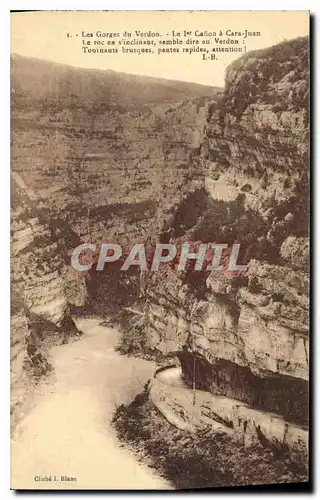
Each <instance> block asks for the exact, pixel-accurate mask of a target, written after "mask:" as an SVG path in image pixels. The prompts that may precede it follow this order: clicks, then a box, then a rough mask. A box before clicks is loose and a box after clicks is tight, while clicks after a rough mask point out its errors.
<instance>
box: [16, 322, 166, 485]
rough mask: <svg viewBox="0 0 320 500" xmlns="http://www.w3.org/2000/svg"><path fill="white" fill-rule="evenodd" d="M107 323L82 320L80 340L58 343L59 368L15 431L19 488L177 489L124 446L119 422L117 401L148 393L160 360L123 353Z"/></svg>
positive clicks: (54, 352)
mask: <svg viewBox="0 0 320 500" xmlns="http://www.w3.org/2000/svg"><path fill="white" fill-rule="evenodd" d="M99 323H100V321H99V320H97V319H81V320H78V321H77V326H78V327H79V328H80V329H81V330H82V331H83V332H84V335H83V336H82V337H81V338H80V340H78V341H76V342H73V343H71V344H66V345H60V346H55V347H53V348H52V349H51V351H50V355H51V363H52V364H53V366H54V372H53V374H52V376H50V377H49V379H48V380H46V381H43V382H42V383H40V384H39V386H38V388H37V390H36V394H35V396H34V402H33V405H32V408H31V409H30V411H29V412H28V413H27V414H26V415H25V416H24V417H23V418H22V420H21V421H20V422H19V424H18V425H17V428H16V429H15V432H14V435H13V439H12V453H11V455H12V463H11V467H12V473H11V487H12V488H14V489H16V488H19V489H173V487H172V486H171V485H170V484H169V483H168V482H167V481H166V480H165V479H163V478H162V477H160V476H158V475H157V473H156V471H154V469H151V468H150V467H148V466H147V465H144V464H142V463H141V462H139V461H138V460H137V458H136V456H135V455H134V454H133V452H132V451H131V450H130V449H128V448H124V447H122V446H120V443H119V441H118V440H117V437H116V434H115V431H114V429H113V427H112V426H111V419H112V415H113V413H114V410H115V408H116V406H117V405H119V404H121V403H124V404H127V403H129V402H130V401H131V400H132V399H133V398H134V396H135V395H136V394H137V393H139V392H141V390H142V389H143V387H144V385H145V383H146V382H147V381H148V379H149V378H150V377H151V376H152V375H153V373H154V371H155V368H156V367H155V363H154V362H152V361H146V360H143V359H139V358H133V357H132V358H130V357H127V356H122V355H120V354H118V353H117V352H116V351H115V346H116V344H117V343H118V341H119V335H120V334H119V332H118V331H117V330H115V329H113V328H109V327H105V326H101V325H100V324H99ZM61 476H68V477H76V481H61ZM50 478H51V480H50ZM42 479H45V480H42Z"/></svg>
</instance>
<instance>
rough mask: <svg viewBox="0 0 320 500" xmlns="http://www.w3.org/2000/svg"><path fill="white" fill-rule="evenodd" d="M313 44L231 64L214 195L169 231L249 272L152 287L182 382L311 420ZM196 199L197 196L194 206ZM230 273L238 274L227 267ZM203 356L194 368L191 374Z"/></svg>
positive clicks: (206, 172) (152, 341) (218, 121)
mask: <svg viewBox="0 0 320 500" xmlns="http://www.w3.org/2000/svg"><path fill="white" fill-rule="evenodd" d="M308 53H309V46H308V40H307V39H297V40H294V41H290V42H284V43H283V44H280V45H278V46H275V47H271V48H269V49H265V50H261V51H257V52H252V53H249V54H247V55H245V56H244V57H242V58H240V59H239V60H237V61H236V62H235V63H233V64H232V65H231V66H230V67H229V68H228V70H227V74H226V88H225V92H224V95H223V96H222V98H221V99H220V100H219V101H218V102H217V103H215V104H213V105H212V106H211V108H210V112H209V118H208V121H207V124H206V126H205V131H204V136H203V138H202V142H201V147H200V150H199V162H200V163H201V172H202V175H203V188H204V189H205V192H206V199H205V201H204V198H205V196H201V200H202V201H201V206H200V205H199V203H197V204H196V209H197V210H198V211H199V213H198V215H197V217H195V219H194V220H192V214H193V213H194V206H193V205H192V203H187V204H186V206H185V207H184V209H183V211H181V210H180V213H178V211H177V212H176V214H174V216H173V218H172V220H171V221H170V223H169V224H168V225H167V227H166V234H170V237H171V238H172V240H171V241H179V238H184V239H186V240H188V241H189V240H190V239H191V240H194V241H199V240H201V241H204V242H206V241H215V242H223V243H232V242H239V243H240V244H241V246H242V248H243V259H244V260H245V261H246V262H247V263H248V270H247V272H246V273H244V274H242V275H241V276H232V275H230V276H228V273H222V272H220V273H218V272H211V274H209V273H196V272H193V273H192V272H191V273H187V274H185V273H177V272H174V271H172V270H170V275H169V276H166V279H165V280H164V279H163V277H161V276H160V275H161V273H160V272H159V273H158V274H159V276H158V277H156V276H152V277H150V283H149V285H147V306H146V310H147V319H146V321H145V325H146V326H145V331H146V334H147V337H148V343H149V345H152V347H153V348H154V349H156V350H160V351H162V352H164V353H166V354H168V353H170V352H171V353H172V352H173V353H176V354H177V355H178V357H179V358H180V361H181V365H182V369H183V373H184V376H185V379H186V380H187V381H188V382H189V383H190V384H192V381H193V379H194V377H195V379H196V384H197V386H198V387H199V388H205V389H208V390H210V391H212V392H213V393H215V394H221V395H226V396H229V397H232V398H235V399H238V400H241V401H244V402H246V403H249V404H250V405H251V406H252V407H254V408H260V409H263V410H265V411H270V412H275V413H278V414H281V415H282V416H284V417H285V419H287V420H290V421H293V422H296V423H299V424H302V425H304V424H306V423H307V420H308V375H309V352H308V349H309V341H308V331H309V320H308V307H309V301H308V293H309V278H308V224H309V222H308V207H309V201H308V171H309V170H308V163H309V159H308V158H309V157H308V134H309V132H308V98H309V97H308V88H309V85H308V57H309V56H308ZM190 201H192V200H190V197H189V202H190ZM230 274H231V273H230ZM194 359H196V363H195V366H196V368H195V372H194V367H193V363H194Z"/></svg>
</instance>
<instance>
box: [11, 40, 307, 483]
mask: <svg viewBox="0 0 320 500" xmlns="http://www.w3.org/2000/svg"><path fill="white" fill-rule="evenodd" d="M11 65H12V75H11V87H12V97H11V98H12V138H11V139H12V210H11V241H12V243H11V268H12V271H11V281H12V292H11V293H12V296H11V304H12V307H11V317H12V319H11V370H12V378H11V382H12V388H11V401H12V423H13V431H14V429H15V426H16V425H17V423H18V422H19V421H20V420H21V413H23V414H25V413H28V402H29V401H30V398H31V396H32V392H33V390H34V387H36V386H37V385H38V384H39V382H40V383H41V380H43V379H45V378H46V377H50V374H51V373H52V372H54V370H56V366H53V365H54V363H53V365H52V363H51V361H52V360H51V358H50V350H51V349H52V348H54V347H53V346H64V345H65V348H68V347H70V346H67V345H66V344H69V343H71V342H75V343H77V342H78V343H79V342H80V343H81V342H82V344H81V345H82V347H83V346H84V345H85V343H83V342H84V341H85V337H84V335H85V334H86V332H83V330H82V328H81V325H82V324H85V325H88V324H89V323H88V321H89V322H90V321H91V320H89V319H88V318H94V319H95V320H96V319H97V318H99V321H101V322H102V324H105V325H106V324H108V327H109V326H110V328H111V327H113V328H116V329H117V330H119V331H120V332H121V339H120V341H119V345H117V347H116V350H117V352H118V353H120V354H121V355H122V356H123V358H124V360H126V358H128V363H131V359H132V358H133V357H140V358H145V359H147V360H151V361H152V362H153V363H154V368H155V369H154V372H153V373H151V374H150V373H149V371H148V370H149V368H145V373H148V377H147V380H146V382H148V380H149V378H150V377H151V378H150V380H149V382H148V384H147V387H146V389H145V392H144V393H142V395H141V394H140V396H138V398H139V397H140V402H141V401H142V402H143V404H144V405H146V407H148V408H149V409H150V418H151V416H153V417H154V415H155V414H157V412H158V413H159V414H161V415H162V416H164V417H165V419H166V424H161V425H163V426H165V425H167V424H168V421H169V422H170V425H169V424H168V425H169V428H172V429H176V428H178V429H179V432H182V433H183V432H184V433H185V435H186V436H187V437H186V439H189V440H190V442H191V444H190V450H192V442H193V441H194V442H196V441H197V440H199V439H200V441H201V439H203V437H201V436H202V433H203V432H211V430H212V431H213V432H215V429H216V432H217V434H219V435H226V436H228V439H229V437H230V439H231V441H232V442H235V443H237V446H239V447H240V448H237V450H238V449H240V450H242V449H243V450H246V449H248V448H250V447H257V449H258V452H257V458H256V461H257V463H258V464H259V449H260V448H261V449H262V450H269V451H268V453H269V452H270V453H271V454H272V456H271V455H270V457H271V458H270V461H269V462H268V464H270V467H271V468H272V461H273V459H274V460H277V459H278V458H277V457H279V454H280V455H281V456H282V454H286V455H285V456H286V460H288V462H286V465H285V469H284V470H282V469H281V471H282V472H281V471H280V468H279V477H276V476H274V477H273V479H274V480H275V482H281V481H282V480H283V478H285V477H289V480H290V481H292V482H295V481H298V480H299V479H301V477H303V478H304V479H303V480H306V478H307V470H306V468H307V462H308V453H309V451H308V418H309V396H308V394H309V317H308V314H309V274H308V269H309V74H308V65H309V39H308V38H297V39H295V40H291V41H285V42H283V43H281V44H279V45H276V46H273V47H270V48H267V49H262V50H258V51H253V52H249V53H247V54H246V55H244V56H243V57H240V58H239V59H237V60H235V61H234V62H233V63H231V65H230V66H229V67H228V68H227V72H226V78H225V87H224V89H220V88H215V87H206V86H203V85H198V84H192V83H185V82H178V81H169V80H161V79H156V78H149V77H138V76H134V75H127V74H122V73H116V72H113V71H98V70H88V69H79V68H73V67H69V66H64V65H59V64H55V63H51V62H47V61H41V60H37V59H34V60H32V59H28V58H24V57H22V56H19V55H15V54H14V55H12V61H11ZM84 242H93V243H95V244H101V243H104V242H111V243H118V244H120V245H121V246H132V245H133V244H134V243H145V244H146V245H149V246H150V247H153V246H154V245H155V244H156V243H159V242H161V243H172V244H176V245H181V244H182V243H184V242H190V243H192V244H194V245H198V244H200V243H209V242H215V243H224V244H233V243H240V244H241V254H240V260H241V262H242V263H244V264H247V271H245V272H241V273H233V272H228V271H225V270H223V271H203V272H196V271H194V269H193V268H192V266H190V267H188V269H187V270H185V271H179V270H178V269H177V266H175V265H174V264H172V265H165V266H162V267H160V268H159V270H157V271H154V272H149V271H141V272H140V271H139V269H138V268H137V267H136V266H134V268H131V269H130V270H129V271H128V272H122V271H120V266H121V262H117V263H114V264H113V265H108V266H105V270H104V272H98V271H97V270H96V269H95V266H93V267H92V269H91V270H89V271H87V272H84V273H77V272H76V271H75V270H74V269H72V267H71V265H70V256H71V252H72V251H73V249H74V248H75V247H76V246H77V245H79V244H80V243H84ZM83 318H86V320H83ZM84 321H87V323H86V322H84ZM86 328H87V326H86ZM102 345H104V344H102ZM62 348H63V347H62ZM83 348H84V347H83ZM54 349H55V348H54ZM79 349H80V348H79ZM81 352H82V351H81ZM143 362H145V360H144V361H143ZM103 366H104V365H103ZM119 366H120V364H119ZM143 366H144V365H143ZM145 366H147V365H145ZM148 366H149V365H148ZM150 366H151V365H150ZM166 367H169V368H170V369H172V367H173V369H174V370H176V369H178V371H179V374H178V376H177V379H176V378H175V383H168V382H166V379H165V377H163V375H162V376H159V373H161V371H163V369H165V368H166ZM84 369H85V368H84ZM159 369H160V372H159ZM176 373H178V372H174V375H173V376H174V377H176ZM180 384H181V386H180ZM142 385H143V384H141V381H140V380H139V384H137V388H139V390H142ZM140 386H141V387H140ZM133 397H134V395H132V398H133ZM130 403H131V401H125V404H126V405H127V406H126V407H124V406H121V410H119V411H118V413H117V414H118V423H117V418H116V419H115V426H116V427H117V428H118V432H119V436H120V435H123V434H126V432H124V431H123V429H124V428H125V425H129V426H130V422H129V424H128V422H127V424H126V418H127V419H128V418H129V420H130V412H133V411H134V409H133V408H132V407H131V408H130ZM128 405H129V406H128ZM139 411H140V410H139ZM141 411H142V410H141ZM132 415H134V413H132ZM119 422H120V423H119ZM160 427H161V426H160ZM166 432H169V431H167V430H166ZM170 432H171V431H170ZM183 435H184V434H183ZM199 436H200V437H199ZM143 439H144V438H143ZM181 439H182V438H181ZM183 439H184V438H183ZM183 439H182V441H183ZM219 439H220V438H219ZM131 441H134V439H131ZM159 442H161V439H160V438H159ZM130 446H133V448H134V447H135V446H136V444H132V442H131V444H130ZM188 446H189V445H188ZM219 446H220V445H219ZM139 447H140V448H141V444H140V445H139V444H138V448H139ZM227 449H228V450H229V451H226V453H230V449H229V448H226V450H227ZM255 449H256V448H255ZM270 450H271V451H270ZM140 451H141V449H140ZM149 451H150V450H149ZM219 452H220V453H222V454H223V443H222V444H221V448H220V449H219ZM144 453H145V451H144ZM237 453H238V451H237ZM239 453H240V455H239V456H240V461H241V460H242V458H241V457H242V455H241V453H242V451H239ZM243 453H246V451H244V452H243ZM263 453H264V452H261V456H262V455H263ZM288 457H289V458H288ZM261 460H262V459H261ZM268 460H269V459H268ZM261 463H262V462H261ZM294 470H299V473H297V474H296V475H295V473H294V472H292V471H294ZM301 471H302V472H301ZM275 474H276V473H275ZM286 474H287V476H286ZM298 476H299V477H298ZM297 478H298V479H297ZM241 481H243V482H241ZM257 481H258V478H257ZM218 483H219V481H218ZM235 483H236V484H244V483H245V479H242V480H240V479H239V481H238V483H237V480H235ZM219 484H220V483H219ZM176 485H177V484H176Z"/></svg>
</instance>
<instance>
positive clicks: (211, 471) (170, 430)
mask: <svg viewBox="0 0 320 500" xmlns="http://www.w3.org/2000/svg"><path fill="white" fill-rule="evenodd" d="M113 424H114V426H115V429H116V431H117V435H118V438H119V439H120V440H121V441H122V442H124V443H126V445H128V444H129V446H132V447H133V448H134V450H135V452H136V453H137V455H138V456H139V457H140V459H141V460H143V461H144V462H145V461H147V463H148V464H149V465H150V466H152V467H153V468H155V469H156V470H157V471H158V473H160V474H162V475H164V476H165V477H166V478H167V480H168V481H170V482H171V483H172V484H173V485H174V487H175V488H176V489H194V488H209V487H211V488H212V487H230V486H245V485H267V484H277V483H278V484H280V483H298V482H305V481H307V479H308V478H307V475H306V473H305V471H304V470H303V468H302V467H300V466H298V465H297V464H293V463H292V462H291V460H290V457H289V456H288V455H287V456H285V455H283V454H282V455H281V457H280V456H277V454H276V452H275V451H273V450H271V449H268V448H263V447H262V446H251V447H247V448H246V447H244V446H242V445H240V444H238V443H236V442H235V440H234V439H232V437H230V436H228V435H226V434H224V433H217V432H210V431H206V432H198V433H190V432H187V431H183V430H180V429H177V428H176V427H174V426H173V425H171V424H170V423H169V422H168V421H167V420H166V419H165V418H164V417H163V416H162V415H161V414H160V413H159V411H158V410H157V409H156V408H155V406H154V405H153V404H152V403H151V401H150V400H149V398H148V394H147V391H144V392H143V393H141V394H139V395H138V396H137V397H136V398H135V399H134V401H133V402H132V403H131V404H129V405H128V406H125V405H122V406H120V407H119V408H117V410H116V412H115V415H114V418H113Z"/></svg>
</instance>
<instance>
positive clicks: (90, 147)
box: [11, 55, 219, 393]
mask: <svg viewBox="0 0 320 500" xmlns="http://www.w3.org/2000/svg"><path fill="white" fill-rule="evenodd" d="M11 84H12V90H13V92H12V191H13V197H12V225H11V230H12V231H11V232H12V247H11V256H12V260H11V263H12V275H11V280H12V289H13V292H14V293H15V294H16V295H19V297H21V300H22V302H23V307H21V308H20V309H21V310H20V309H19V311H20V312H19V313H17V317H16V316H14V318H15V319H14V320H13V323H12V342H13V348H12V370H13V373H14V374H15V375H14V376H13V379H12V383H13V387H14V388H17V390H20V386H21V385H22V378H23V377H24V378H26V379H27V377H26V372H27V370H26V366H25V365H26V363H27V364H28V363H29V361H30V359H31V358H30V356H29V355H28V342H29V341H28V340H27V339H28V338H29V337H30V335H31V338H32V345H33V348H32V349H33V351H32V349H31V351H32V356H33V357H32V356H31V357H32V359H33V360H35V359H36V358H35V357H34V355H35V353H38V352H39V353H41V355H42V356H44V357H45V352H44V349H43V346H44V344H45V343H46V336H48V337H52V336H53V337H54V342H58V343H59V342H62V341H67V339H68V337H69V336H72V335H73V334H77V331H76V329H75V325H74V323H73V321H72V318H71V313H72V311H73V310H74V309H75V308H77V309H79V308H80V309H81V308H83V307H87V306H88V304H90V305H92V304H94V305H95V306H97V309H98V311H99V313H101V314H106V313H107V310H109V309H110V308H113V309H114V308H115V307H120V306H121V305H123V304H122V301H121V300H118V299H119V297H120V296H121V295H123V293H124V292H123V290H125V293H127V295H128V294H129V292H127V288H128V290H130V291H132V296H133V297H134V298H135V297H136V296H137V294H136V293H135V290H136V289H137V285H136V284H135V283H136V282H137V279H136V276H133V277H132V279H131V282H132V283H131V285H130V283H129V287H127V288H126V279H127V278H126V277H125V278H124V279H122V278H123V276H121V274H119V272H118V270H117V269H115V270H114V271H112V272H110V273H108V274H107V275H106V276H105V275H103V276H102V275H101V274H97V273H94V272H92V273H89V274H87V275H78V274H77V273H75V272H73V270H72V269H71V268H70V251H72V250H73V249H74V248H75V247H76V246H77V245H78V244H79V243H80V242H83V241H86V242H88V241H90V242H94V243H99V242H102V241H103V242H119V243H121V244H122V245H125V244H127V243H130V244H131V243H133V242H134V241H141V240H142V241H143V240H144V239H146V238H147V237H149V238H150V237H154V238H155V237H156V236H157V234H158V233H160V232H161V228H162V225H163V221H164V220H165V218H166V217H167V212H168V211H170V210H171V209H172V206H173V205H174V204H176V203H179V198H180V196H181V197H182V196H183V195H184V194H185V193H187V192H188V191H189V189H190V186H191V185H192V184H193V183H194V182H197V180H194V177H195V176H194V174H193V172H194V170H196V169H195V168H194V158H195V157H196V156H197V153H198V148H199V144H200V142H201V138H202V135H203V131H204V126H205V123H206V118H207V113H208V107H209V105H210V103H211V102H212V100H215V96H216V95H217V93H218V90H219V89H214V88H212V87H205V86H201V85H196V84H195V85H194V84H188V83H183V82H170V81H166V80H164V81H162V80H157V79H152V78H151V79H149V78H143V77H141V78H140V77H134V76H132V75H124V74H118V73H114V72H108V71H106V72H103V71H91V70H81V69H76V68H71V67H66V66H63V65H58V64H57V65H55V64H53V63H49V62H45V61H39V60H29V59H27V58H23V57H20V56H15V55H14V56H13V57H12V74H11ZM180 193H181V194H180ZM129 281H130V280H129ZM111 282H112V285H111ZM130 300H132V299H130ZM98 305H99V306H100V307H98ZM47 334H48V335H47ZM17 339H18V340H17ZM31 351H30V352H31ZM17 353H21V356H20V354H19V355H18V354H17ZM29 358H30V359H29ZM29 364H30V363H29ZM18 365H19V366H18ZM31 365H32V362H31ZM18 373H19V374H21V377H20V375H18ZM19 384H20V385H19ZM22 393H24V391H23V390H22Z"/></svg>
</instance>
